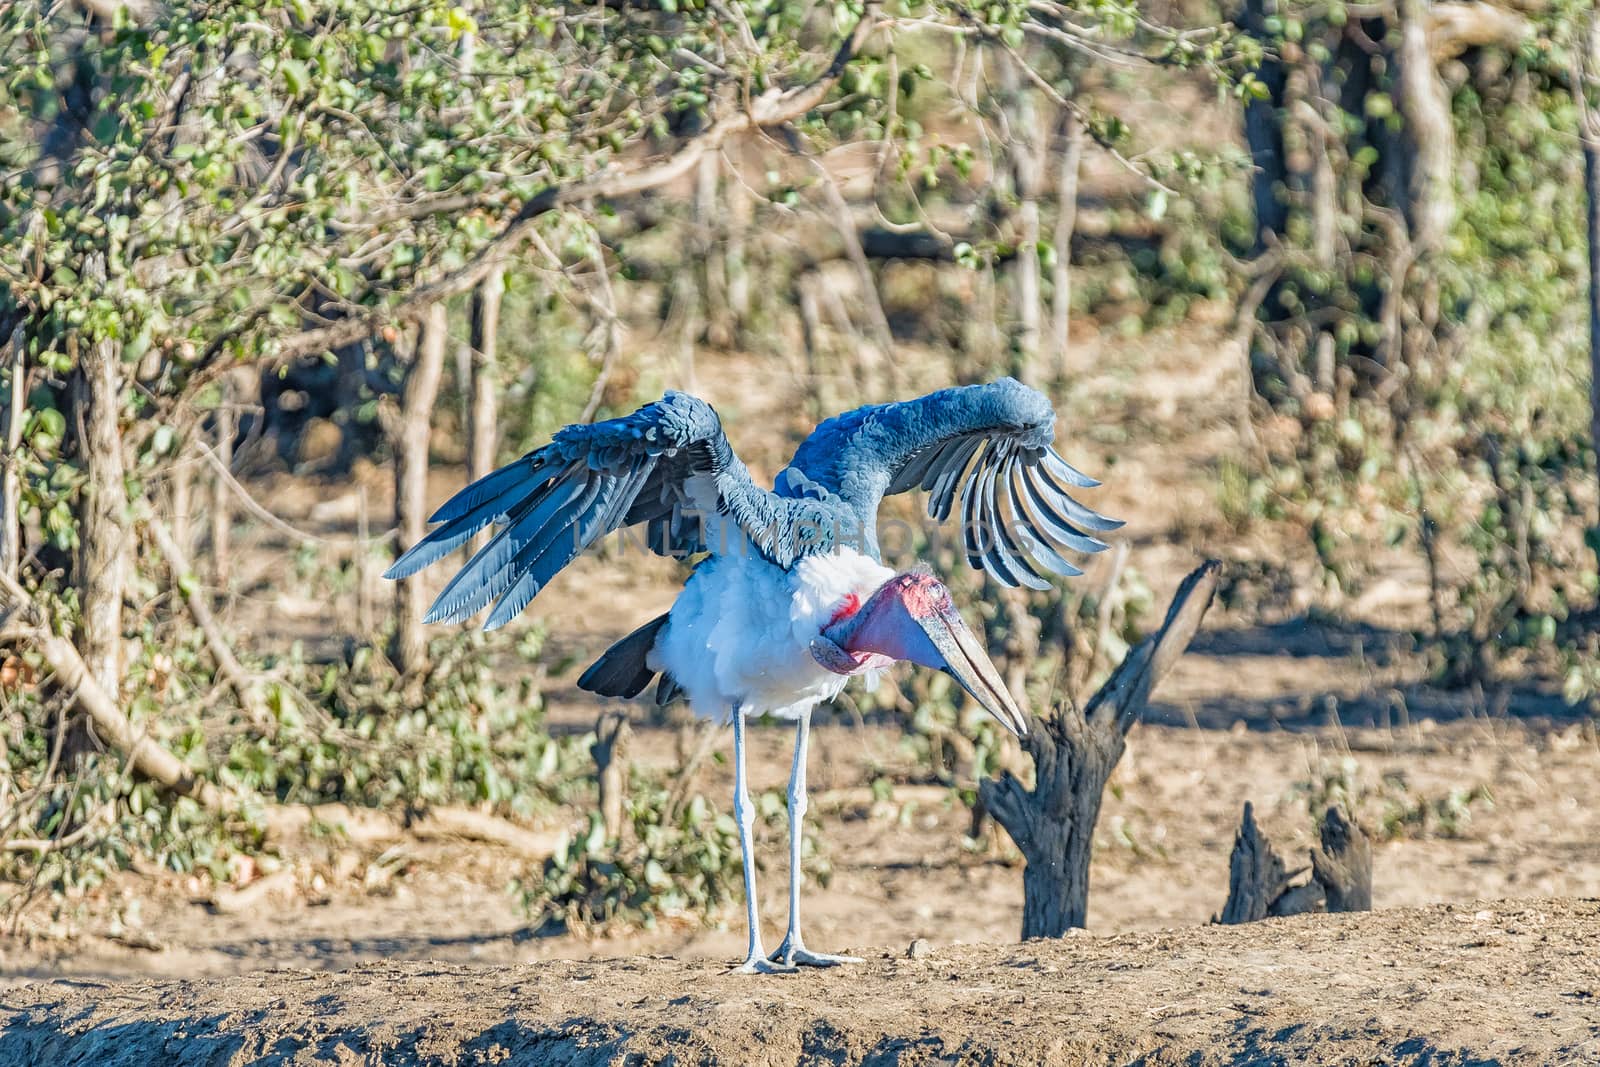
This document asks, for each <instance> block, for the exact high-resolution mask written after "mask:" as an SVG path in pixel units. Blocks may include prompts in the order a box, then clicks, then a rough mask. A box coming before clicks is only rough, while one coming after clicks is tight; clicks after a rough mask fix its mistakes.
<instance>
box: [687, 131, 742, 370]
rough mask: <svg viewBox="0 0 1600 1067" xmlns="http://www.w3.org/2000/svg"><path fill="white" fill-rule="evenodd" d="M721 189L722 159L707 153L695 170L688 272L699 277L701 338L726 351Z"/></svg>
mask: <svg viewBox="0 0 1600 1067" xmlns="http://www.w3.org/2000/svg"><path fill="white" fill-rule="evenodd" d="M721 190H722V157H721V156H720V155H718V154H717V153H714V152H713V153H708V154H707V155H705V156H702V157H701V159H700V162H699V164H698V165H697V166H696V167H695V183H694V242H693V245H692V249H693V252H694V264H693V267H692V268H691V269H693V270H694V271H695V273H696V274H698V275H699V278H700V310H701V314H702V315H703V316H704V317H703V318H702V319H701V323H702V325H703V326H704V329H705V333H704V339H705V341H706V343H708V344H710V345H712V346H713V347H715V348H728V347H730V346H731V345H732V344H733V328H732V326H731V325H730V324H729V316H728V286H727V279H726V278H725V277H724V276H723V273H722V270H723V267H724V266H725V265H726V264H725V263H724V262H723V260H722V257H720V256H718V255H717V246H718V244H720V237H721V234H722V225H721V222H722V196H721Z"/></svg>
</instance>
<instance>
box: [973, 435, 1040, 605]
mask: <svg viewBox="0 0 1600 1067" xmlns="http://www.w3.org/2000/svg"><path fill="white" fill-rule="evenodd" d="M1011 463H1012V460H1011V457H1009V456H1008V457H1006V459H1005V461H1004V462H1003V463H1000V464H997V465H995V466H994V467H992V468H991V469H990V470H989V471H987V472H985V476H984V479H985V480H984V485H983V496H984V501H983V506H984V510H985V511H986V512H987V514H988V520H989V523H990V525H992V526H993V527H994V533H995V538H994V546H993V548H991V549H990V551H989V558H990V559H992V560H998V561H1002V562H1003V563H1004V565H1005V568H1006V569H1007V570H1008V571H1010V572H1011V573H1012V574H1013V575H1015V576H1016V578H1017V581H1019V582H1021V583H1022V584H1023V585H1025V586H1027V587H1028V588H1029V589H1040V590H1043V589H1049V588H1050V583H1049V582H1047V581H1045V579H1044V578H1043V577H1042V576H1040V575H1039V574H1038V573H1036V572H1035V571H1034V569H1033V567H1032V565H1031V564H1030V562H1029V560H1028V559H1027V557H1026V556H1025V555H1024V554H1023V551H1022V549H1021V548H1020V547H1019V546H1018V545H1017V542H1016V541H1015V540H1013V539H1012V537H1011V530H1010V526H1009V522H1010V519H1012V518H1015V516H1014V515H1012V516H1010V517H1008V516H1007V515H1006V514H1004V513H1003V512H1002V511H1001V509H1000V507H999V501H998V499H997V496H996V487H997V485H999V486H1000V487H1002V488H1003V485H1002V484H1001V483H1003V482H1004V481H1005V476H1006V475H1007V474H1009V473H1010V471H1011Z"/></svg>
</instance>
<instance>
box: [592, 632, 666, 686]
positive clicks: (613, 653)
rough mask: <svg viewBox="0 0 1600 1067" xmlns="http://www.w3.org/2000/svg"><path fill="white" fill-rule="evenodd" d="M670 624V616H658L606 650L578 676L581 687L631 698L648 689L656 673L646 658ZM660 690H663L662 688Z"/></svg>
mask: <svg viewBox="0 0 1600 1067" xmlns="http://www.w3.org/2000/svg"><path fill="white" fill-rule="evenodd" d="M666 624H667V616H666V615H657V616H656V617H655V618H653V619H651V620H650V621H649V622H647V623H645V624H644V625H643V626H641V627H639V628H638V629H637V630H635V631H633V633H631V634H629V635H628V636H627V637H624V638H623V639H622V640H621V641H618V642H617V643H616V644H614V645H612V646H611V647H610V648H608V649H606V651H605V655H603V656H601V657H600V658H599V659H597V660H595V661H594V664H593V666H591V667H590V668H589V669H588V670H586V671H584V672H583V677H581V678H579V679H578V688H579V689H584V690H587V691H588V692H591V693H598V694H599V695H601V696H603V697H623V698H626V699H631V698H633V697H636V696H638V695H639V694H640V693H642V692H644V689H645V686H647V685H649V684H650V680H651V679H652V678H654V677H655V676H656V672H655V671H654V669H652V668H651V667H648V666H646V664H645V660H646V658H647V657H648V656H649V655H650V650H651V649H652V648H654V647H655V643H656V636H657V635H658V634H660V632H661V628H662V627H663V626H665V625H666ZM658 692H659V690H658Z"/></svg>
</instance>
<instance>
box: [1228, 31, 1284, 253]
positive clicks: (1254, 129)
mask: <svg viewBox="0 0 1600 1067" xmlns="http://www.w3.org/2000/svg"><path fill="white" fill-rule="evenodd" d="M1277 15H1278V3H1277V0H1245V3H1244V9H1243V11H1242V12H1241V14H1240V18H1239V23H1240V26H1241V28H1243V30H1244V32H1245V33H1247V34H1249V35H1250V36H1251V37H1254V38H1255V39H1256V40H1258V41H1262V42H1270V41H1271V40H1272V39H1273V36H1274V35H1273V32H1272V30H1271V29H1270V28H1269V23H1270V22H1271V21H1272V20H1274V19H1276V18H1277ZM1256 78H1257V79H1258V80H1259V81H1260V82H1261V83H1262V84H1263V85H1264V86H1266V89H1267V96H1266V99H1264V100H1258V99H1256V98H1255V97H1251V98H1250V100H1249V101H1248V102H1247V103H1246V104H1245V108H1244V135H1245V141H1246V143H1247V144H1248V145H1249V147H1250V162H1251V164H1252V168H1251V171H1250V193H1251V197H1252V198H1253V200H1254V201H1255V208H1256V248H1255V250H1256V254H1258V255H1259V254H1260V253H1262V252H1264V251H1266V250H1267V249H1268V248H1269V247H1271V245H1272V244H1273V242H1274V240H1275V239H1276V238H1278V237H1281V236H1282V235H1283V233H1284V231H1285V230H1286V229H1287V227H1288V225H1289V202H1288V198H1287V197H1286V196H1285V195H1284V194H1285V193H1286V192H1287V191H1288V185H1289V162H1288V158H1287V154H1286V152H1285V149H1284V140H1283V121H1284V103H1285V101H1284V91H1285V87H1286V85H1287V83H1288V72H1287V71H1286V70H1285V69H1284V66H1283V62H1282V60H1280V59H1279V58H1278V57H1277V56H1276V55H1275V54H1274V53H1273V52H1272V51H1270V50H1269V51H1268V52H1267V54H1266V55H1265V56H1264V57H1263V58H1262V61H1261V67H1260V69H1258V70H1257V71H1256Z"/></svg>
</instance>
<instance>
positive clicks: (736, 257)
mask: <svg viewBox="0 0 1600 1067" xmlns="http://www.w3.org/2000/svg"><path fill="white" fill-rule="evenodd" d="M725 188H726V190H727V192H726V195H725V196H724V198H723V200H724V203H725V205H726V210H727V219H726V224H725V226H724V238H723V253H722V262H723V270H722V273H723V277H724V278H726V279H727V282H728V317H729V319H730V320H731V321H732V323H733V330H734V342H735V343H736V344H737V343H739V338H740V336H741V335H742V334H743V333H744V330H745V323H747V322H748V321H749V320H750V254H749V247H748V231H749V229H750V221H751V215H752V213H753V211H754V205H753V204H752V203H751V199H750V194H749V193H748V192H747V191H746V190H745V187H744V183H743V182H741V181H738V180H734V181H730V182H728V183H727V185H726V186H725Z"/></svg>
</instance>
